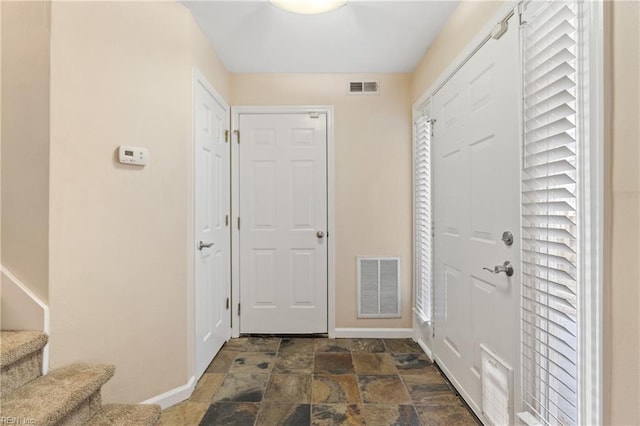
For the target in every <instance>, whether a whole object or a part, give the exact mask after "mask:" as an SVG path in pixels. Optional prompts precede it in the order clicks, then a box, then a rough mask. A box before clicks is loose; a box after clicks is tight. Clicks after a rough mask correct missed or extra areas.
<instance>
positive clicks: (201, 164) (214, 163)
mask: <svg viewBox="0 0 640 426" xmlns="http://www.w3.org/2000/svg"><path fill="white" fill-rule="evenodd" d="M228 123H229V108H228V106H226V105H225V104H224V103H222V102H221V101H220V102H219V101H218V100H217V99H216V96H214V94H213V93H212V91H211V89H209V88H208V85H207V84H206V82H204V80H203V79H202V77H201V76H197V77H196V81H195V120H194V127H195V129H194V131H195V228H196V229H195V245H196V247H195V279H196V283H195V339H196V350H195V352H196V374H197V377H200V375H202V373H203V372H204V371H205V369H206V368H207V366H208V365H209V363H210V362H211V360H212V359H213V357H214V356H215V355H216V353H217V352H218V350H219V349H220V348H221V347H222V345H223V344H224V342H226V341H227V339H229V337H230V333H231V326H230V315H229V311H228V303H229V301H228V300H227V298H228V297H229V284H230V282H229V273H230V268H229V259H230V257H229V247H230V243H229V242H230V240H229V227H228V216H227V215H228V214H229V207H230V206H229V183H230V176H229V153H230V150H229V144H228V143H225V130H226V129H227V126H228Z"/></svg>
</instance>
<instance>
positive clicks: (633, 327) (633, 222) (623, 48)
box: [412, 1, 640, 425]
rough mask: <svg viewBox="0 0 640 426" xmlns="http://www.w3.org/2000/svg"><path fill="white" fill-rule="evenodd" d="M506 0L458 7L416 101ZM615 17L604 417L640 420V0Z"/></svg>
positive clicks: (421, 75) (424, 66) (425, 63)
mask: <svg viewBox="0 0 640 426" xmlns="http://www.w3.org/2000/svg"><path fill="white" fill-rule="evenodd" d="M500 4H501V2H482V1H467V2H463V3H461V4H460V5H459V6H458V8H457V9H456V10H455V11H454V13H453V15H452V16H451V18H450V20H449V21H448V22H447V24H446V25H445V27H444V28H443V29H442V32H441V33H440V34H439V36H438V38H437V39H436V41H435V42H434V43H433V44H432V46H431V47H430V49H429V50H428V51H427V53H426V54H425V56H424V58H423V59H422V61H421V62H420V64H419V65H418V67H417V68H416V70H415V72H414V74H413V79H412V98H413V100H414V101H415V100H417V99H418V98H420V96H422V94H423V93H424V92H425V90H427V89H428V88H429V86H430V85H431V84H432V83H433V82H434V81H435V79H436V78H437V77H438V76H439V75H440V74H441V73H442V71H443V70H445V69H446V68H447V67H448V66H449V64H450V63H451V62H452V60H453V59H454V58H455V57H456V56H457V55H458V54H459V53H460V52H461V51H462V49H464V48H465V47H466V45H467V44H468V43H469V42H470V41H471V40H472V39H473V38H474V36H475V35H476V34H477V33H478V31H479V30H480V29H481V28H482V27H483V26H484V25H486V23H487V21H488V19H489V18H491V17H492V16H493V15H494V14H495V13H497V11H498V8H499V6H500ZM612 4H613V7H612V12H613V13H612V19H611V21H610V22H609V24H610V28H611V31H612V39H611V40H609V42H608V44H607V46H609V49H608V50H607V53H608V54H610V55H611V56H612V57H613V63H612V64H610V65H611V68H612V72H613V78H612V83H611V85H612V89H613V91H612V92H611V93H610V95H611V100H612V109H611V111H608V112H607V113H608V114H610V115H611V118H612V122H611V124H612V129H613V134H612V139H611V141H610V149H611V151H612V163H611V164H610V165H609V166H610V167H611V171H612V181H611V182H612V185H611V186H610V187H609V188H608V189H607V191H608V193H609V194H608V196H607V197H608V200H612V201H613V204H612V205H608V206H607V209H608V211H610V212H611V217H610V220H611V224H610V225H611V228H610V229H608V231H607V233H608V234H609V235H608V238H610V241H611V245H607V246H606V247H605V256H606V257H607V258H608V259H609V262H610V264H611V273H610V275H609V276H607V277H606V278H605V292H606V293H607V294H608V300H605V304H606V306H605V311H606V315H605V319H604V322H605V324H604V337H605V374H604V376H605V377H604V379H605V388H604V393H605V424H611V425H637V424H640V404H639V401H640V314H639V312H640V310H639V309H638V306H640V263H639V262H638V259H639V258H640V172H639V169H638V163H639V161H640V148H639V146H640V143H639V141H640V120H639V119H638V118H639V117H640V105H639V103H640V30H639V29H640V3H638V2H633V1H616V2H613V3H612Z"/></svg>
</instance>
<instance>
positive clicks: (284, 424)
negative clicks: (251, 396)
mask: <svg viewBox="0 0 640 426" xmlns="http://www.w3.org/2000/svg"><path fill="white" fill-rule="evenodd" d="M308 424H311V405H309V404H295V403H277V404H263V405H262V408H261V409H260V412H259V413H258V418H257V419H256V423H255V425H256V426H263V425H264V426H275V425H278V426H302V425H308Z"/></svg>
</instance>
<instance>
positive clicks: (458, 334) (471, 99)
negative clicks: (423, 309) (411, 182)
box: [433, 19, 521, 409]
mask: <svg viewBox="0 0 640 426" xmlns="http://www.w3.org/2000/svg"><path fill="white" fill-rule="evenodd" d="M512 21H513V19H512ZM518 70H519V62H518V31H517V28H516V26H515V24H514V23H513V22H511V28H509V30H508V31H507V33H506V34H504V35H503V36H502V37H501V38H500V39H498V40H494V39H490V40H489V41H488V42H487V43H486V44H485V45H484V46H483V47H482V48H481V49H480V50H479V51H478V52H477V53H475V54H474V55H473V57H471V58H470V60H469V61H468V62H467V63H466V64H465V65H464V66H463V67H462V68H461V69H460V70H459V71H458V72H457V73H456V74H455V75H454V76H453V77H452V78H451V80H449V81H448V82H447V83H446V84H445V86H444V87H443V88H442V89H441V90H440V91H438V92H437V93H436V94H435V95H434V97H433V118H435V120H436V122H435V125H434V129H433V144H434V145H433V146H434V149H433V152H434V154H433V162H434V164H433V166H434V167H433V169H434V176H433V181H434V194H433V195H434V198H433V205H434V213H435V214H434V222H435V238H434V269H435V272H434V285H435V313H434V314H435V317H434V327H435V339H434V352H435V356H436V358H437V361H438V363H439V364H440V365H441V366H442V368H443V370H445V372H446V373H447V375H448V376H449V378H450V379H451V380H452V381H453V382H454V383H455V384H456V386H458V388H459V390H460V391H461V392H462V393H463V394H464V395H465V396H466V397H467V399H468V402H469V403H470V404H472V405H475V408H476V409H477V408H478V407H480V406H481V371H482V370H481V349H480V345H484V346H486V347H487V348H488V349H489V350H491V351H492V352H493V353H494V354H495V355H497V356H498V357H499V358H501V359H502V360H503V361H504V362H505V363H506V364H508V365H509V366H510V367H511V368H513V369H514V371H518V370H517V368H518V364H519V351H518V348H519V330H520V326H519V324H520V323H519V306H520V289H519V283H520V272H521V271H520V270H519V265H520V236H519V229H520V220H519V218H520V216H519V207H520V198H519V197H520V195H519V194H520V175H519V171H520V149H519V141H520V135H519V93H520V91H519V78H518ZM505 231H508V232H511V234H512V235H513V244H512V245H507V244H505V242H503V241H502V236H503V232H505ZM505 261H508V262H510V263H511V265H512V267H513V268H514V274H513V275H512V276H510V277H509V276H507V274H506V273H505V272H499V273H494V272H495V271H494V272H491V271H488V270H486V269H484V268H485V267H488V268H489V269H493V268H494V267H495V266H496V265H498V266H503V265H504V262H505ZM516 376H517V375H516ZM515 380H516V384H517V377H515ZM516 389H517V388H516Z"/></svg>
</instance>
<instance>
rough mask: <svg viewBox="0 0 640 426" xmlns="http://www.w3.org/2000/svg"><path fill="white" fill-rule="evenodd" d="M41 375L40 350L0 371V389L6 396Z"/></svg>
mask: <svg viewBox="0 0 640 426" xmlns="http://www.w3.org/2000/svg"><path fill="white" fill-rule="evenodd" d="M41 375H42V350H39V351H37V352H34V353H32V354H30V355H27V356H26V357H24V358H21V359H19V360H17V361H16V362H14V363H13V364H10V365H7V366H6V367H3V368H2V371H0V389H2V394H3V395H8V394H9V393H11V392H13V391H14V390H16V389H18V388H19V387H20V386H22V385H24V384H25V383H29V382H30V381H32V380H35V379H37V378H38V377H40V376H41Z"/></svg>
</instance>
